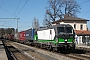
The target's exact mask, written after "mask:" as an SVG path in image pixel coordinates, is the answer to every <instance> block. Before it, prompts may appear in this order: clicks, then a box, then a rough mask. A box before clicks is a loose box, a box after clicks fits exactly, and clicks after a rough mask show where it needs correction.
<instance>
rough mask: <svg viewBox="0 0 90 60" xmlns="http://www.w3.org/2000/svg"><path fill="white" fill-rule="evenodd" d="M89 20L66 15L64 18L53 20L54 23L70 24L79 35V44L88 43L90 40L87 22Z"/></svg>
mask: <svg viewBox="0 0 90 60" xmlns="http://www.w3.org/2000/svg"><path fill="white" fill-rule="evenodd" d="M88 21H89V20H87V19H83V18H78V17H72V16H70V17H65V18H63V19H60V20H57V21H54V22H52V25H55V24H58V23H59V24H70V25H71V26H72V27H73V29H74V31H75V33H76V35H77V40H78V44H86V45H87V44H88V42H90V31H89V30H88V27H87V22H88Z"/></svg>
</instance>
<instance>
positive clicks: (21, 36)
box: [18, 31, 26, 43]
mask: <svg viewBox="0 0 90 60" xmlns="http://www.w3.org/2000/svg"><path fill="white" fill-rule="evenodd" d="M25 33H26V31H21V32H19V33H18V42H21V43H24V41H25Z"/></svg>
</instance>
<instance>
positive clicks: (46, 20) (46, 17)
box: [43, 14, 51, 27]
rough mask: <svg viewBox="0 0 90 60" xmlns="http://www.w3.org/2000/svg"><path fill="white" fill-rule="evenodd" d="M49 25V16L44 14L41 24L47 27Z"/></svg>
mask: <svg viewBox="0 0 90 60" xmlns="http://www.w3.org/2000/svg"><path fill="white" fill-rule="evenodd" d="M50 25H51V22H50V16H49V15H47V14H45V16H44V19H43V26H44V27H49V26H50Z"/></svg>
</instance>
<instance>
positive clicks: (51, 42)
mask: <svg viewBox="0 0 90 60" xmlns="http://www.w3.org/2000/svg"><path fill="white" fill-rule="evenodd" d="M17 41H19V42H21V43H29V44H32V45H35V46H38V47H41V48H46V49H49V50H53V51H57V50H60V48H63V47H64V48H66V49H75V32H74V30H73V27H72V26H71V25H69V24H56V25H54V26H51V27H49V28H47V27H44V28H39V29H32V28H31V29H28V30H25V31H21V32H19V33H18V39H17Z"/></svg>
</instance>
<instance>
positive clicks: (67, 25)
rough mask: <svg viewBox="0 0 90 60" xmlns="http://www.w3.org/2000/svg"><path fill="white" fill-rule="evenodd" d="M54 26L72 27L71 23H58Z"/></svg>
mask: <svg viewBox="0 0 90 60" xmlns="http://www.w3.org/2000/svg"><path fill="white" fill-rule="evenodd" d="M53 27H72V26H71V25H70V24H56V25H54V26H53Z"/></svg>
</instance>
